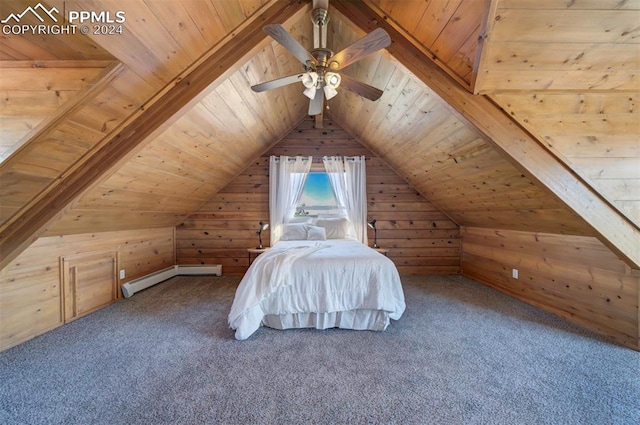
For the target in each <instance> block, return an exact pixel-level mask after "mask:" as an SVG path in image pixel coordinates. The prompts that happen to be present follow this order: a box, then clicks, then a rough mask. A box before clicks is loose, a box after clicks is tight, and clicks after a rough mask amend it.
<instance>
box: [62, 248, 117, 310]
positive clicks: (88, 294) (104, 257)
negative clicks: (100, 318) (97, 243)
mask: <svg viewBox="0 0 640 425" xmlns="http://www.w3.org/2000/svg"><path fill="white" fill-rule="evenodd" d="M60 260H61V265H62V267H61V269H62V279H63V288H64V319H65V322H69V321H71V320H74V319H77V318H78V317H82V316H84V315H85V314H88V313H91V312H92V311H95V310H97V309H99V308H101V307H104V306H106V305H108V304H111V303H112V302H114V301H115V300H116V299H117V294H118V292H117V285H118V275H117V270H118V253H117V251H108V252H97V253H88V254H79V255H74V256H69V257H62V258H61V259H60Z"/></svg>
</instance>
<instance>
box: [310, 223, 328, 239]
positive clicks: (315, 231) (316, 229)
mask: <svg viewBox="0 0 640 425" xmlns="http://www.w3.org/2000/svg"><path fill="white" fill-rule="evenodd" d="M326 239H327V234H326V232H325V229H324V227H320V226H311V225H307V240H309V241H324V240H326Z"/></svg>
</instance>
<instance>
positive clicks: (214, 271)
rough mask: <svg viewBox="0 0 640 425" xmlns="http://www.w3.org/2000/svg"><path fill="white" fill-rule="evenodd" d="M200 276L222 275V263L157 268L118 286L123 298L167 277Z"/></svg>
mask: <svg viewBox="0 0 640 425" xmlns="http://www.w3.org/2000/svg"><path fill="white" fill-rule="evenodd" d="M182 275H190V276H201V275H215V276H222V265H221V264H217V265H193V266H191V265H185V266H171V267H167V268H166V269H163V270H158V271H157V272H155V273H151V274H148V275H146V276H143V277H140V278H138V279H134V280H132V281H129V282H127V283H125V284H123V285H121V286H120V287H121V288H122V294H123V295H124V297H125V298H129V297H131V296H132V295H133V294H135V293H136V292H140V291H142V290H143V289H147V288H148V287H150V286H153V285H156V284H158V283H160V282H164V281H165V280H167V279H171V278H172V277H174V276H182Z"/></svg>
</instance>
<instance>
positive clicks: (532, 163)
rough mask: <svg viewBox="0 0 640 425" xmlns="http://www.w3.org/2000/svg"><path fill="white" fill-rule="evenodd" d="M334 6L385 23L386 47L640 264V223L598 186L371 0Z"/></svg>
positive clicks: (368, 26) (358, 19)
mask: <svg viewBox="0 0 640 425" xmlns="http://www.w3.org/2000/svg"><path fill="white" fill-rule="evenodd" d="M331 4H332V6H333V7H334V8H335V9H336V10H338V11H339V12H340V13H342V14H343V15H345V16H346V17H347V18H348V19H349V20H351V21H352V23H353V24H354V25H356V26H357V27H359V28H360V29H362V30H363V31H365V32H371V31H373V30H374V29H376V28H378V27H380V28H384V29H385V30H386V31H387V32H388V33H389V35H390V36H391V40H392V43H391V45H390V46H389V47H388V48H387V51H388V52H389V53H390V54H391V55H393V56H394V57H395V58H396V59H397V60H398V61H399V62H400V63H402V64H403V65H404V66H405V67H406V68H407V69H408V70H409V71H411V72H412V73H414V74H415V75H416V76H417V77H418V78H419V79H420V80H421V81H422V82H423V83H425V84H426V85H427V86H429V87H430V88H431V89H432V90H433V91H434V92H435V93H436V94H438V95H439V96H440V97H441V98H442V99H443V100H444V101H445V102H447V103H448V104H449V107H450V108H451V110H452V112H454V113H455V114H456V115H458V116H459V117H461V118H462V119H463V120H464V121H465V122H468V123H469V124H471V125H472V126H473V127H475V128H476V129H477V130H478V131H479V132H480V133H482V134H484V135H485V136H486V137H487V138H488V140H489V141H490V142H491V143H492V145H493V146H494V147H495V148H496V149H497V150H498V151H499V152H501V153H502V154H503V155H504V156H505V158H506V159H507V160H509V161H510V162H511V163H512V164H513V165H514V166H516V167H517V168H518V169H519V170H520V171H521V172H522V173H523V174H525V175H526V176H527V177H529V178H530V179H532V180H533V181H534V182H536V183H537V184H538V186H539V187H541V188H543V189H544V190H546V191H547V192H549V193H550V194H551V195H553V196H554V198H555V199H557V200H558V201H559V202H560V203H561V204H563V205H565V206H567V207H568V208H569V209H571V210H573V211H574V212H575V213H577V214H578V215H579V216H580V217H581V218H582V219H583V220H584V221H585V222H586V223H587V224H588V225H589V226H590V228H591V229H592V230H593V231H594V234H595V235H597V236H598V239H600V241H601V242H602V243H604V244H605V245H606V246H607V247H608V248H609V249H611V250H612V251H613V252H615V253H616V254H617V255H619V256H620V257H621V258H622V259H623V260H625V261H626V262H627V263H628V264H629V265H630V266H631V267H633V268H636V269H638V268H640V229H639V228H638V226H637V225H635V224H634V223H633V222H632V221H630V220H629V219H628V218H627V217H625V216H624V215H623V214H621V213H620V212H619V211H618V210H617V209H616V208H615V206H613V205H612V204H611V203H610V202H608V201H607V200H606V199H605V198H604V197H603V196H602V195H601V194H600V193H599V192H598V191H597V190H595V189H594V188H592V187H591V185H590V184H589V183H588V182H586V181H585V180H583V179H582V178H581V177H580V176H579V175H577V174H576V173H575V172H573V170H571V169H570V168H569V167H567V166H566V165H565V164H564V163H562V162H561V161H560V160H559V159H558V158H556V157H555V156H554V155H553V153H551V152H550V151H549V150H548V149H547V148H546V147H545V146H544V143H541V142H540V141H539V140H538V139H536V138H535V137H534V136H532V135H531V134H530V133H528V132H527V131H526V130H524V129H523V128H522V127H520V125H519V124H518V123H517V122H515V121H514V120H513V119H512V118H511V117H510V116H509V115H508V114H506V113H505V112H504V111H503V110H502V109H500V108H499V107H498V106H497V105H496V104H494V103H493V102H492V101H491V99H489V98H488V97H487V96H480V95H473V94H472V93H470V92H469V91H467V90H466V89H465V88H464V87H462V86H461V85H460V84H458V83H457V82H456V81H455V80H453V79H452V78H451V77H450V76H449V75H447V74H446V73H445V72H444V71H442V69H440V68H439V67H438V66H437V65H436V64H434V63H433V61H432V60H430V58H429V56H428V55H425V53H424V51H423V50H422V49H420V48H419V47H418V46H415V45H414V44H413V43H412V42H411V41H410V40H409V39H408V38H407V37H405V36H404V34H403V33H402V32H401V31H399V30H398V29H397V28H396V27H395V26H393V25H391V24H390V23H389V22H387V17H386V16H385V15H384V13H382V12H381V11H379V10H378V9H377V8H376V7H375V5H371V6H369V2H359V1H358V2H355V1H346V0H334V1H332V3H331Z"/></svg>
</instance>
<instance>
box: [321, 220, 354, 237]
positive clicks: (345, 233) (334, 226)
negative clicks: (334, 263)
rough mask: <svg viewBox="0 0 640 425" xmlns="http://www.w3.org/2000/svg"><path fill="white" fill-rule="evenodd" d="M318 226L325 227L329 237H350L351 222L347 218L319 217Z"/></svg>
mask: <svg viewBox="0 0 640 425" xmlns="http://www.w3.org/2000/svg"><path fill="white" fill-rule="evenodd" d="M315 224H316V226H319V227H324V229H325V232H326V237H327V239H349V238H351V237H352V235H351V233H352V232H350V231H349V230H350V228H351V222H350V221H349V220H348V219H346V218H318V219H317V220H316V223H315Z"/></svg>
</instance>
